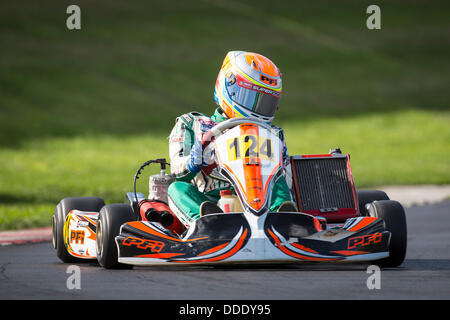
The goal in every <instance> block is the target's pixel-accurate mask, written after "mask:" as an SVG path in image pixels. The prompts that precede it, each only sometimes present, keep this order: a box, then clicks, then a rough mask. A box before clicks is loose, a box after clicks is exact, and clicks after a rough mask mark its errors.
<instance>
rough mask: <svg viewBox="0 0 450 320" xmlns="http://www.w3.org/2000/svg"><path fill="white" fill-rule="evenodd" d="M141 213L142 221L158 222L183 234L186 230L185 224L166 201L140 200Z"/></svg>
mask: <svg viewBox="0 0 450 320" xmlns="http://www.w3.org/2000/svg"><path fill="white" fill-rule="evenodd" d="M139 214H140V215H141V220H142V221H154V222H158V223H160V224H161V225H162V226H163V227H164V228H166V229H168V230H170V231H171V232H172V233H175V234H177V235H181V234H182V233H183V232H184V231H185V230H186V228H185V226H184V225H183V224H182V223H181V221H180V220H179V219H178V217H177V216H176V215H175V214H174V213H173V212H172V210H170V208H169V206H168V205H167V204H166V203H165V202H162V201H155V200H142V201H141V202H139Z"/></svg>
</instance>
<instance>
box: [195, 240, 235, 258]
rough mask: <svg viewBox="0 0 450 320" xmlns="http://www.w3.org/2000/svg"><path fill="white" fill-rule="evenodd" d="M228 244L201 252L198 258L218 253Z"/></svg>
mask: <svg viewBox="0 0 450 320" xmlns="http://www.w3.org/2000/svg"><path fill="white" fill-rule="evenodd" d="M228 244H229V242H226V243H224V244H221V245H218V246H217V247H214V248H211V249H208V250H206V251H203V252H202V253H200V254H199V255H198V256H204V255H207V254H210V253H213V252H216V251H219V250H220V249H222V248H224V247H226V246H227V245H228Z"/></svg>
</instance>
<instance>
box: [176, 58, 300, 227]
mask: <svg viewBox="0 0 450 320" xmlns="http://www.w3.org/2000/svg"><path fill="white" fill-rule="evenodd" d="M241 79H242V80H244V81H241ZM245 84H246V85H247V86H245ZM249 84H251V85H253V87H252V88H249ZM255 85H256V86H255ZM281 87H282V86H281V73H280V70H279V69H278V68H277V67H276V65H275V64H274V63H273V62H272V61H270V60H269V59H268V58H266V57H264V56H262V55H260V54H257V53H250V52H244V51H231V52H228V54H227V55H226V57H225V59H224V61H223V64H222V68H221V69H220V71H219V75H218V77H217V80H216V85H215V90H214V98H215V101H216V103H217V105H218V106H219V107H218V108H217V109H216V110H215V112H214V114H213V115H212V116H211V117H208V116H206V115H204V114H202V113H199V112H190V113H187V114H184V115H182V116H180V117H178V118H177V119H176V123H175V126H174V128H173V129H172V132H171V134H170V137H169V140H170V145H169V153H170V163H171V173H172V175H174V176H175V180H176V181H175V182H173V183H172V184H171V185H170V186H169V189H168V198H169V205H170V208H171V209H172V210H173V211H174V213H175V214H176V215H177V216H178V217H179V218H180V219H181V220H182V222H184V223H185V224H188V225H189V224H190V223H192V222H193V221H194V220H196V219H198V218H199V217H200V216H203V215H206V214H209V213H217V212H222V210H221V209H220V208H219V207H218V206H217V205H216V203H217V201H218V200H219V198H220V190H224V189H231V185H230V183H228V182H226V181H224V180H220V179H218V178H217V176H218V174H217V172H216V169H215V170H213V172H212V173H211V174H210V175H209V176H207V175H205V174H204V173H203V172H202V171H201V168H202V167H204V166H207V165H208V164H209V163H210V162H211V159H208V157H207V152H204V150H203V147H202V144H201V141H202V137H203V135H204V134H205V133H206V132H208V131H209V130H210V129H211V128H212V127H213V126H215V125H216V124H217V123H219V122H221V121H224V120H227V119H231V118H236V117H254V118H258V119H260V120H263V121H264V122H266V123H269V124H271V123H272V120H273V119H274V114H275V111H276V110H277V109H278V101H279V98H280V94H281ZM255 88H256V89H257V90H258V89H259V90H258V91H256V90H254V89H255ZM272 127H273V128H275V129H278V130H279V135H280V139H281V141H282V143H283V162H284V165H285V168H286V166H288V165H289V161H288V152H287V148H286V144H285V140H284V135H283V131H282V130H281V129H280V128H278V127H275V126H273V125H272ZM287 171H288V170H286V171H285V173H286V172H287ZM270 210H271V211H298V210H297V208H296V206H295V204H294V203H293V202H292V198H291V194H290V191H289V187H288V184H287V182H286V177H285V175H281V176H280V178H278V180H277V181H276V183H275V184H274V187H273V191H272V198H271V204H270Z"/></svg>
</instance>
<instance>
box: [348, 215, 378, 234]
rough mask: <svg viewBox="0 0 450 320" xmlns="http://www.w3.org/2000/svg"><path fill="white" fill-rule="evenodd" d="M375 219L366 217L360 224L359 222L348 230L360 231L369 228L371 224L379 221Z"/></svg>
mask: <svg viewBox="0 0 450 320" xmlns="http://www.w3.org/2000/svg"><path fill="white" fill-rule="evenodd" d="M377 219H378V218H375V217H364V218H363V219H362V220H361V221H360V222H358V223H357V224H356V225H355V226H353V227H351V228H350V229H348V231H358V230H361V229H362V228H364V227H367V226H368V225H369V224H371V223H372V222H374V221H375V220H377Z"/></svg>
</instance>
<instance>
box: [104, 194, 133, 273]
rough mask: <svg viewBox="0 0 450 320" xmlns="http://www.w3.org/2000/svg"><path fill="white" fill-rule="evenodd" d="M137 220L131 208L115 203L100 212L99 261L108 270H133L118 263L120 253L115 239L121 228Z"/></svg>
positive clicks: (129, 266)
mask: <svg viewBox="0 0 450 320" xmlns="http://www.w3.org/2000/svg"><path fill="white" fill-rule="evenodd" d="M134 220H136V215H135V214H134V212H133V210H132V209H131V207H130V206H129V205H127V204H122V203H114V204H109V205H106V206H104V207H103V208H102V209H101V210H100V214H99V217H98V222H97V235H96V237H97V260H98V263H99V264H100V265H101V266H102V267H104V268H106V269H125V268H132V267H133V266H132V265H126V264H122V263H119V262H118V251H117V245H116V241H115V238H116V236H118V235H119V232H120V227H121V226H122V225H123V224H124V223H126V222H130V221H134Z"/></svg>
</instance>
